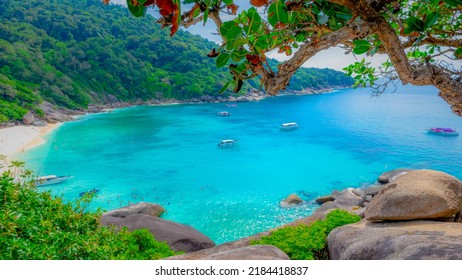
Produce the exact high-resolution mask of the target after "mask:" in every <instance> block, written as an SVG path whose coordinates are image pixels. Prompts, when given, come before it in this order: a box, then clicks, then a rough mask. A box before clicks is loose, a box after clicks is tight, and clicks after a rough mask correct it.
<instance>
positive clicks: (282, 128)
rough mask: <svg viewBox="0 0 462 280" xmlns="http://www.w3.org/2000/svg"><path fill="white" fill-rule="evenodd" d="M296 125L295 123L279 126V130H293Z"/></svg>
mask: <svg viewBox="0 0 462 280" xmlns="http://www.w3.org/2000/svg"><path fill="white" fill-rule="evenodd" d="M297 128H298V124H297V123H296V122H289V123H283V124H281V130H293V129H297Z"/></svg>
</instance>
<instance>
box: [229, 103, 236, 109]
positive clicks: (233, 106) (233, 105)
mask: <svg viewBox="0 0 462 280" xmlns="http://www.w3.org/2000/svg"><path fill="white" fill-rule="evenodd" d="M226 107H230V108H235V107H237V104H236V103H228V104H226Z"/></svg>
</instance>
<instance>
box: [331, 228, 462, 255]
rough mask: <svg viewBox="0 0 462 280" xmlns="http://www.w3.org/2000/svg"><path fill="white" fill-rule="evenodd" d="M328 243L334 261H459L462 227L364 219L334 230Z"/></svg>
mask: <svg viewBox="0 0 462 280" xmlns="http://www.w3.org/2000/svg"><path fill="white" fill-rule="evenodd" d="M327 243H328V249H329V258H330V259H333V260H460V259H462V224H461V223H447V222H436V221H409V222H393V223H390V222H388V223H371V222H367V221H365V220H362V221H360V222H358V223H355V224H350V225H346V226H342V227H338V228H336V229H334V230H333V231H332V232H331V233H330V234H329V236H328V237H327Z"/></svg>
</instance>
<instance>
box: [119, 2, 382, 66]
mask: <svg viewBox="0 0 462 280" xmlns="http://www.w3.org/2000/svg"><path fill="white" fill-rule="evenodd" d="M111 3H113V4H121V5H124V6H126V0H111ZM234 3H235V4H236V5H238V6H239V11H242V10H243V9H248V8H249V7H250V3H249V1H248V0H235V1H234ZM239 11H238V12H239ZM149 13H152V14H153V15H154V16H155V10H153V9H150V12H149ZM231 19H232V16H231V17H229V16H228V18H226V15H224V17H223V20H224V21H226V20H231ZM183 30H185V31H189V32H191V33H192V34H197V35H200V36H202V37H204V38H206V39H208V40H210V41H213V42H216V43H217V44H221V43H222V40H221V37H220V36H219V35H217V33H218V31H217V27H216V26H215V24H214V23H213V22H212V21H211V20H210V21H208V22H207V24H206V25H205V26H204V25H203V24H201V23H198V24H196V25H194V26H190V27H189V28H187V29H184V28H183ZM267 56H268V57H270V58H274V59H276V60H278V61H285V60H287V59H289V58H290V57H288V56H286V55H285V54H280V53H278V52H277V51H272V52H270V53H268V54H267ZM363 58H364V55H362V56H357V57H355V56H354V55H353V54H348V55H346V54H345V50H343V49H341V48H330V49H328V50H325V51H321V52H319V53H318V54H316V55H315V56H314V57H312V58H311V59H309V60H308V61H307V62H306V63H305V64H304V65H303V66H304V67H315V68H331V69H335V70H342V69H343V68H344V67H346V66H348V65H350V64H353V63H355V61H360V60H361V59H363ZM367 60H368V61H370V62H371V65H372V66H375V67H377V66H379V65H380V64H381V62H382V61H386V60H387V57H386V56H384V55H375V56H374V57H369V58H368V59H367Z"/></svg>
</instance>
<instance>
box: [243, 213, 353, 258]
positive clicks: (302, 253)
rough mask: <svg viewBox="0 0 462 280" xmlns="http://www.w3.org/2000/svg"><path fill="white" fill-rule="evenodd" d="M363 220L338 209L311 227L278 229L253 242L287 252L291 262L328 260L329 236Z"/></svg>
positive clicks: (297, 226)
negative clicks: (337, 229)
mask: <svg viewBox="0 0 462 280" xmlns="http://www.w3.org/2000/svg"><path fill="white" fill-rule="evenodd" d="M359 220H361V217H359V216H358V215H356V214H352V213H350V212H347V211H344V210H340V209H336V210H334V211H332V212H330V213H329V214H327V216H326V219H324V220H318V221H316V222H314V223H312V224H310V225H305V224H299V225H296V226H287V227H283V228H280V229H277V230H275V231H273V232H271V234H270V235H269V236H264V237H262V238H261V239H259V240H254V241H252V242H251V244H252V245H256V244H270V245H273V246H276V247H278V248H279V249H281V251H283V252H285V253H286V254H287V255H288V256H289V258H290V259H291V260H327V259H328V252H327V236H328V235H329V233H330V232H331V231H332V230H333V229H334V228H336V227H339V226H343V225H346V224H351V223H356V222H358V221H359Z"/></svg>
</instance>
